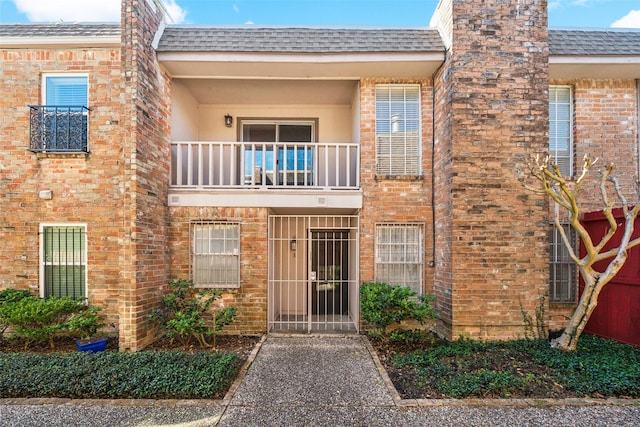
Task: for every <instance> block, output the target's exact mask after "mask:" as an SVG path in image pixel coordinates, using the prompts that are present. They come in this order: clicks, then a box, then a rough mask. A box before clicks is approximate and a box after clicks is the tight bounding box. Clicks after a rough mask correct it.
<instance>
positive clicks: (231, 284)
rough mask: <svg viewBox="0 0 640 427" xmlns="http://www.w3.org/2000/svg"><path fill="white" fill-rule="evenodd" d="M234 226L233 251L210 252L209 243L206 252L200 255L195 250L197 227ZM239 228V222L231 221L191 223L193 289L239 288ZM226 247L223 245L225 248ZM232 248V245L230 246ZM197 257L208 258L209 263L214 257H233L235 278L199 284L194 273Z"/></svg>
mask: <svg viewBox="0 0 640 427" xmlns="http://www.w3.org/2000/svg"><path fill="white" fill-rule="evenodd" d="M218 225H219V226H234V227H235V228H236V229H237V233H236V234H237V242H235V249H232V252H230V253H227V252H213V251H211V243H209V247H210V249H209V250H208V251H207V252H202V253H200V251H198V249H197V241H196V232H197V229H198V227H215V226H218ZM240 233H241V228H240V223H239V222H232V221H192V222H191V223H190V230H189V238H190V240H191V242H190V245H189V247H190V270H191V271H190V276H191V279H192V280H193V284H194V286H195V287H198V288H216V289H237V288H239V287H240V276H241V272H240V242H241V240H242V239H241V235H240ZM224 241H225V242H226V241H227V238H226V236H225V239H224ZM226 246H227V245H226V244H225V247H226ZM232 246H233V245H232ZM198 256H202V257H203V259H205V257H209V259H210V260H211V261H213V260H214V259H215V258H216V257H229V256H231V257H235V261H234V263H235V268H236V271H237V277H235V278H233V277H232V278H231V280H226V281H218V282H214V281H207V282H201V281H200V280H199V278H198V275H199V274H198V272H197V271H196V269H197V264H198V261H197V260H196V259H197V257H198Z"/></svg>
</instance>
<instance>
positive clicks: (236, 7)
mask: <svg viewBox="0 0 640 427" xmlns="http://www.w3.org/2000/svg"><path fill="white" fill-rule="evenodd" d="M233 11H234V12H235V13H238V12H240V8H239V7H238V6H237V5H235V4H234V5H233Z"/></svg>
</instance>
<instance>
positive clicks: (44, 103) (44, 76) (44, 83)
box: [41, 73, 89, 108]
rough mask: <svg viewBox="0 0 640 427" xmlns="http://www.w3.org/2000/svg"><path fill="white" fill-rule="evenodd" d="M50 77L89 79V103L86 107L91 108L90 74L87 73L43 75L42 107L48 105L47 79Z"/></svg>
mask: <svg viewBox="0 0 640 427" xmlns="http://www.w3.org/2000/svg"><path fill="white" fill-rule="evenodd" d="M48 77H84V78H86V79H87V103H86V105H84V106H85V107H87V108H89V74H87V73H43V74H42V93H41V98H42V105H47V78H48Z"/></svg>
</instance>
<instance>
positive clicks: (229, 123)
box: [224, 114, 233, 128]
mask: <svg viewBox="0 0 640 427" xmlns="http://www.w3.org/2000/svg"><path fill="white" fill-rule="evenodd" d="M224 125H225V126H226V127H228V128H230V127H231V126H233V117H231V114H225V116H224Z"/></svg>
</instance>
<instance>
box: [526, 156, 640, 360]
mask: <svg viewBox="0 0 640 427" xmlns="http://www.w3.org/2000/svg"><path fill="white" fill-rule="evenodd" d="M597 162H598V159H597V158H596V159H592V158H591V157H590V156H588V155H586V156H585V157H584V160H583V165H582V172H581V173H580V175H579V176H578V177H577V178H576V179H575V180H573V181H571V180H569V179H567V178H565V177H564V176H562V173H561V171H560V168H559V167H558V165H556V164H554V163H553V161H552V160H551V159H550V157H549V156H547V157H545V158H544V159H541V158H540V156H538V155H536V156H535V158H530V160H529V161H528V162H527V168H528V175H526V176H525V175H524V174H523V173H520V176H519V178H518V179H519V180H520V181H521V182H522V183H523V185H524V186H525V188H526V189H527V190H529V191H533V192H535V193H537V194H546V195H548V196H549V197H550V198H551V200H553V202H554V206H555V209H554V214H553V222H554V226H555V228H556V230H558V233H559V235H560V236H561V238H562V242H563V244H564V246H565V247H566V249H567V251H568V253H569V256H570V257H571V259H572V260H573V262H574V263H575V264H576V266H577V267H578V270H579V272H580V275H581V276H582V278H583V280H584V284H585V286H584V290H583V292H582V295H581V297H580V302H579V303H578V305H577V306H576V309H575V311H574V313H573V316H572V317H571V319H570V321H569V324H568V325H567V327H566V328H565V330H564V332H563V334H562V335H561V336H560V337H559V338H557V339H555V340H553V341H552V346H554V347H558V348H561V349H563V350H575V349H576V345H577V343H578V338H579V337H580V335H581V333H582V331H583V330H584V328H585V326H586V324H587V321H588V320H589V317H590V316H591V313H592V312H593V310H594V309H595V307H596V305H597V303H598V296H599V294H600V292H601V291H602V289H603V287H604V286H605V285H606V284H607V283H609V282H610V281H611V279H613V277H615V275H616V274H617V273H618V272H619V271H620V269H621V268H622V267H623V265H624V263H625V261H626V259H627V252H628V250H629V249H632V248H634V247H637V246H640V237H636V238H634V239H632V236H633V233H634V224H635V221H636V219H637V218H638V215H639V214H640V180H639V179H638V178H634V181H635V184H636V190H637V192H638V202H637V203H636V204H635V206H634V207H633V208H630V207H629V204H628V202H627V199H626V198H625V196H624V193H623V191H622V189H621V186H620V183H619V181H618V179H617V178H616V177H614V176H613V172H614V170H615V167H614V165H613V164H608V165H606V166H605V168H604V170H603V171H602V173H601V178H600V183H599V189H600V198H601V201H602V204H603V209H602V212H603V215H604V217H605V219H606V221H607V223H608V228H607V231H606V233H605V235H604V236H603V237H602V238H601V239H600V241H599V242H598V244H597V245H594V243H593V241H592V238H591V236H590V235H589V233H588V231H587V229H586V227H585V226H584V225H583V224H582V223H581V222H580V206H579V204H578V199H579V195H580V187H581V184H582V183H583V181H584V180H585V179H586V178H587V176H588V175H589V172H590V170H591V169H592V168H593V166H594V165H595V164H596V163H597ZM527 177H531V178H533V179H534V180H536V181H537V182H538V184H537V186H536V187H534V186H531V185H529V184H528V182H527ZM608 183H612V185H613V190H614V194H615V196H616V198H617V200H618V201H619V203H620V205H621V208H622V212H623V215H624V233H623V235H622V238H621V241H620V244H619V245H618V246H617V247H616V248H612V249H609V250H606V251H605V250H604V247H605V246H606V245H607V244H609V243H610V242H611V240H612V238H613V237H614V235H616V233H617V232H618V231H619V228H620V227H621V225H622V224H618V221H617V220H616V218H615V215H614V213H613V208H614V206H615V203H614V202H613V201H612V200H610V198H609V192H608V189H607V184H608ZM560 208H563V209H564V210H565V211H566V215H567V217H566V218H567V219H568V222H569V224H570V226H571V227H572V228H573V229H574V230H575V231H576V233H577V234H578V236H579V237H580V240H581V241H582V245H583V247H584V250H585V252H586V253H585V255H584V256H583V257H582V258H580V257H579V254H578V253H576V252H577V251H576V249H575V247H574V244H573V242H571V240H570V239H569V237H568V236H567V233H566V232H565V229H564V227H563V221H562V215H561V213H560ZM607 259H611V261H610V262H609V263H608V264H607V266H606V268H605V270H604V271H603V272H598V271H596V270H595V269H594V268H593V266H594V264H596V263H598V262H601V261H604V260H607Z"/></svg>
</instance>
